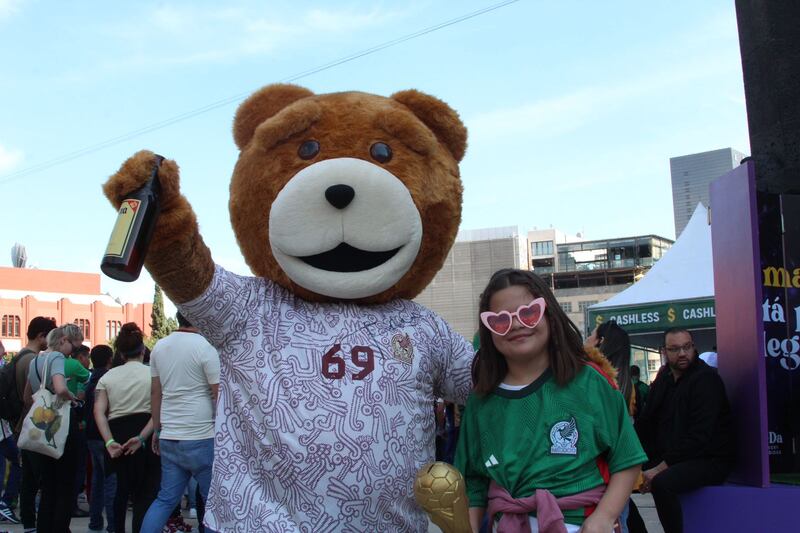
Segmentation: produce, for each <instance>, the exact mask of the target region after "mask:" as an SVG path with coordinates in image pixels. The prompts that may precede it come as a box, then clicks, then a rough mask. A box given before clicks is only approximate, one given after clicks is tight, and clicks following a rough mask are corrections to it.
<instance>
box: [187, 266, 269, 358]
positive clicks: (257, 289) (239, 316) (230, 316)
mask: <svg viewBox="0 0 800 533" xmlns="http://www.w3.org/2000/svg"><path fill="white" fill-rule="evenodd" d="M265 283H268V282H265V281H264V280H263V279H260V278H254V277H250V276H239V275H237V274H234V273H232V272H228V271H227V270H225V269H224V268H222V267H221V266H219V265H216V267H215V269H214V277H213V278H212V279H211V284H209V286H208V288H207V289H206V291H205V292H204V293H203V294H201V295H200V296H198V297H197V298H195V299H194V300H191V301H189V302H186V303H183V304H178V306H177V307H178V309H179V310H180V312H181V313H182V314H183V315H184V316H185V317H186V318H187V319H189V322H191V323H192V324H193V325H194V326H195V327H196V328H197V329H199V330H200V331H201V332H202V334H203V336H204V337H205V338H206V339H207V340H208V342H210V343H211V344H212V345H213V346H214V347H215V348H217V349H221V348H222V347H224V346H225V345H226V344H228V342H229V341H230V340H231V339H235V338H238V337H239V336H240V333H241V332H242V330H244V328H245V325H246V324H247V320H248V318H249V317H251V316H255V315H256V313H255V311H256V310H257V309H258V308H259V307H260V306H262V305H268V301H266V298H265Z"/></svg>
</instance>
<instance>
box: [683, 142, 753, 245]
mask: <svg viewBox="0 0 800 533" xmlns="http://www.w3.org/2000/svg"><path fill="white" fill-rule="evenodd" d="M744 157H745V155H744V154H743V153H741V152H738V151H736V150H734V149H732V148H723V149H721V150H711V151H710V152H701V153H698V154H689V155H682V156H679V157H671V158H670V160H669V169H670V174H671V175H672V209H673V212H674V216H675V236H676V238H677V237H679V236H680V234H681V232H682V231H683V228H685V227H686V223H687V222H689V219H690V218H692V213H694V210H695V208H696V207H697V204H698V203H702V204H703V205H704V206H706V207H708V206H709V196H708V194H709V193H708V186H709V184H710V183H711V182H712V181H714V180H715V179H717V178H718V177H720V176H722V175H723V174H725V173H726V172H729V171H731V170H733V169H734V168H736V167H738V166H739V163H741V161H742V159H743V158H744Z"/></svg>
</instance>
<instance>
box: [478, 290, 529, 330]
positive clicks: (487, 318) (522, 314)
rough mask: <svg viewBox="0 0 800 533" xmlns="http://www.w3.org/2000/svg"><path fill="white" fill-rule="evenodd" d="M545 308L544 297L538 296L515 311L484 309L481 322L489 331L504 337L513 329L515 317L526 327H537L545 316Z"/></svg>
mask: <svg viewBox="0 0 800 533" xmlns="http://www.w3.org/2000/svg"><path fill="white" fill-rule="evenodd" d="M544 308H545V303H544V298H536V299H535V300H533V301H532V302H531V303H529V304H528V305H520V306H519V308H518V309H517V310H516V311H514V312H513V313H509V312H508V311H500V312H499V313H493V312H491V311H484V312H483V313H481V322H483V325H484V326H486V327H487V328H488V329H489V331H491V332H492V333H494V334H496V335H500V336H501V337H502V336H503V335H505V334H506V333H508V332H509V331H511V324H512V323H513V322H514V317H516V318H517V320H518V321H519V323H520V324H522V325H523V326H525V327H526V328H535V327H536V325H537V324H538V323H539V322H540V321H541V320H542V317H543V316H544Z"/></svg>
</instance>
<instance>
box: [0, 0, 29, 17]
mask: <svg viewBox="0 0 800 533" xmlns="http://www.w3.org/2000/svg"><path fill="white" fill-rule="evenodd" d="M23 3H24V0H0V20H3V19H5V18H9V17H11V16H12V15H15V14H17V13H18V12H19V10H20V7H21V6H22V4H23Z"/></svg>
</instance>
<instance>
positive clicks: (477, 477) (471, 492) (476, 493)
mask: <svg viewBox="0 0 800 533" xmlns="http://www.w3.org/2000/svg"><path fill="white" fill-rule="evenodd" d="M476 409H477V407H476V405H475V402H474V397H470V399H469V401H467V406H466V409H465V410H464V414H463V415H462V417H461V427H460V429H459V433H458V444H457V446H456V457H455V461H454V466H455V467H456V468H457V469H458V471H459V472H461V475H462V476H464V481H465V482H466V484H467V500H468V501H469V506H470V507H486V503H487V496H488V494H489V474H488V472H487V471H486V467H485V465H484V464H483V461H481V459H480V442H481V440H480V435H479V428H478V422H477V417H476V413H475V411H476Z"/></svg>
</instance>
